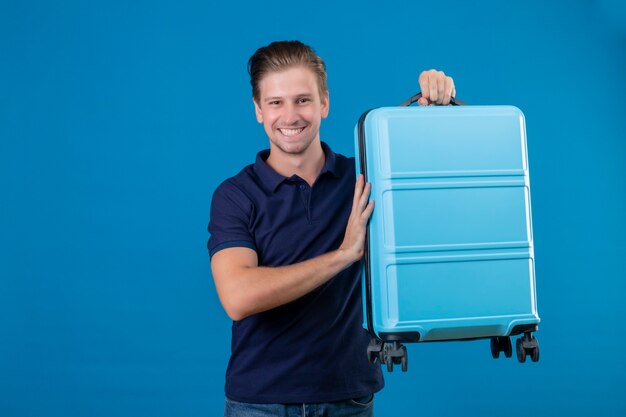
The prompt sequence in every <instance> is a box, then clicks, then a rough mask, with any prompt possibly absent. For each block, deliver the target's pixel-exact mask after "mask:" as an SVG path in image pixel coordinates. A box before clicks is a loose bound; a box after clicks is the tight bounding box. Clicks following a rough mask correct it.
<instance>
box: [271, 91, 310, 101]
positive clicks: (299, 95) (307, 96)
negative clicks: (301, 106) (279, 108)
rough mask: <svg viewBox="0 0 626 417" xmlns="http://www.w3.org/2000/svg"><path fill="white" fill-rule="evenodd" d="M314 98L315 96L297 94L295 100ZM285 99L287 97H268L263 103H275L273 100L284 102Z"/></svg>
mask: <svg viewBox="0 0 626 417" xmlns="http://www.w3.org/2000/svg"><path fill="white" fill-rule="evenodd" d="M312 96H313V94H306V93H305V94H297V95H295V96H294V98H295V99H298V98H303V97H306V98H309V97H312ZM284 98H285V97H280V96H275V97H266V98H265V99H264V100H263V101H264V102H266V103H267V102H268V101H273V100H283V99H284Z"/></svg>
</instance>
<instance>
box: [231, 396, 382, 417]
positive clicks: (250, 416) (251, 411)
mask: <svg viewBox="0 0 626 417" xmlns="http://www.w3.org/2000/svg"><path fill="white" fill-rule="evenodd" d="M373 416H374V395H373V394H372V395H368V396H365V397H362V398H355V399H352V400H345V401H336V402H331V403H321V404H250V403H240V402H238V401H233V400H231V399H228V398H226V406H225V407H224V417H373Z"/></svg>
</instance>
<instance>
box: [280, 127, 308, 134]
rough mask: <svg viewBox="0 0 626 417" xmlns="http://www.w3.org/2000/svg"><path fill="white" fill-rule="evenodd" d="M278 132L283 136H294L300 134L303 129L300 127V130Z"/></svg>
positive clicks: (281, 130)
mask: <svg viewBox="0 0 626 417" xmlns="http://www.w3.org/2000/svg"><path fill="white" fill-rule="evenodd" d="M279 130H280V132H281V133H282V134H283V135H285V136H294V135H297V134H298V133H300V132H302V131H303V130H304V128H303V127H301V128H298V129H279Z"/></svg>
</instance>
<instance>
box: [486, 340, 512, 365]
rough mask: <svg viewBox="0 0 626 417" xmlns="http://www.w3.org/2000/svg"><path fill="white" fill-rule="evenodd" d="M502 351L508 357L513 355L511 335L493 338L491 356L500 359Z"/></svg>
mask: <svg viewBox="0 0 626 417" xmlns="http://www.w3.org/2000/svg"><path fill="white" fill-rule="evenodd" d="M500 352H504V356H505V357H507V358H510V357H511V356H513V347H512V346H511V338H510V337H508V336H498V337H492V338H491V356H493V358H494V359H498V358H499V357H500Z"/></svg>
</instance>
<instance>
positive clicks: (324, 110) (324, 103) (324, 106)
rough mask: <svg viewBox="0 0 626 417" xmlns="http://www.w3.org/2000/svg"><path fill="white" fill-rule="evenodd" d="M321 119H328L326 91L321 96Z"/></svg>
mask: <svg viewBox="0 0 626 417" xmlns="http://www.w3.org/2000/svg"><path fill="white" fill-rule="evenodd" d="M321 99H322V119H325V118H326V117H328V112H329V110H330V96H329V95H328V91H326V93H324V95H323V96H322V98H321Z"/></svg>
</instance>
